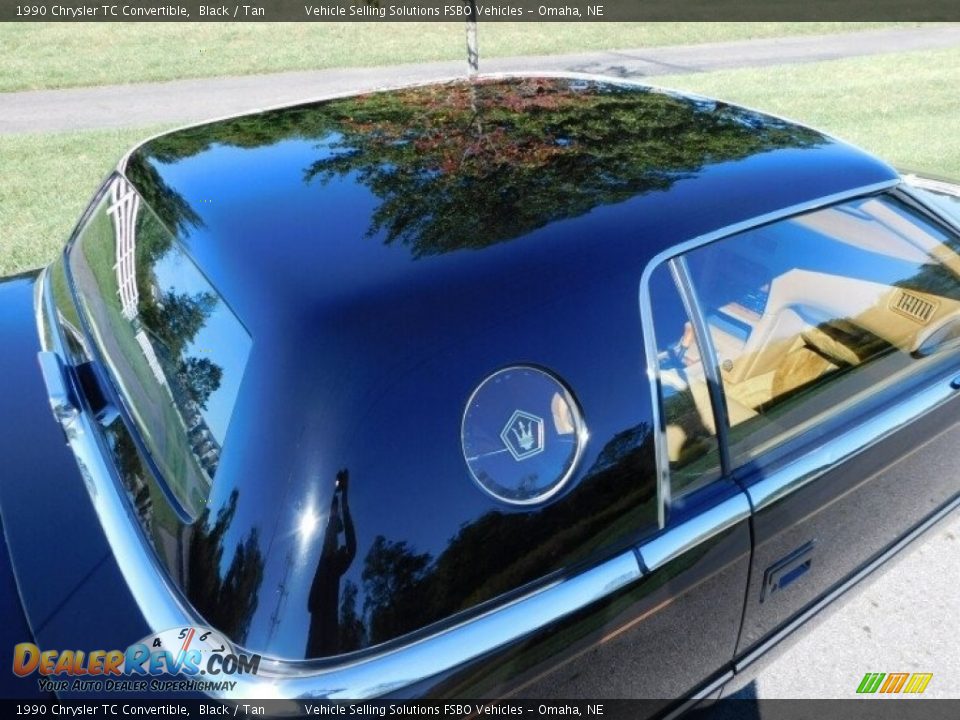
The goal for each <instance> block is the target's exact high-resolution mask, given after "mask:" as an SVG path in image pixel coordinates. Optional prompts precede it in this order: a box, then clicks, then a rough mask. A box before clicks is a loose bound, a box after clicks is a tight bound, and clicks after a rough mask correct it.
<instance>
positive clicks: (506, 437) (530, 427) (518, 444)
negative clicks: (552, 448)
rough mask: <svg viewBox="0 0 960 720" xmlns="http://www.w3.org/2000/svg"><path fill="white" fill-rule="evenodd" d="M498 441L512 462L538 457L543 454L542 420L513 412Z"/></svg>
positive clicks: (525, 413) (516, 411)
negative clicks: (510, 456)
mask: <svg viewBox="0 0 960 720" xmlns="http://www.w3.org/2000/svg"><path fill="white" fill-rule="evenodd" d="M500 439H501V440H503V444H504V445H505V446H506V448H507V450H509V451H510V454H511V455H513V459H514V460H517V461H520V460H526V459H527V458H529V457H533V456H534V455H538V454H540V453H542V452H543V445H544V442H543V441H544V438H543V418H539V417H537V416H536V415H533V414H531V413H528V412H525V411H523V410H514V412H513V415H511V416H510V419H509V420H508V421H507V424H506V425H504V426H503V430H502V431H501V432H500Z"/></svg>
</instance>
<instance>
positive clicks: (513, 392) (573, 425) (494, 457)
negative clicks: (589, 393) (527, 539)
mask: <svg viewBox="0 0 960 720" xmlns="http://www.w3.org/2000/svg"><path fill="white" fill-rule="evenodd" d="M460 439H461V444H462V448H463V457H464V459H465V460H466V462H467V468H468V469H469V471H470V476H471V477H472V478H473V479H474V481H475V482H476V483H477V485H479V486H480V488H481V489H482V490H483V491H484V492H486V493H488V494H490V495H492V496H493V497H495V498H496V499H497V500H501V501H503V502H505V503H510V504H513V505H533V504H536V503H541V502H544V501H545V500H547V499H549V498H550V497H552V496H553V495H556V494H557V493H558V492H560V490H561V489H562V488H563V486H564V485H565V484H566V482H567V481H568V480H569V479H570V478H571V476H572V475H573V471H574V470H575V469H576V466H577V461H578V460H579V459H580V455H581V453H582V451H583V445H584V443H585V442H586V439H587V432H586V427H585V426H584V423H583V417H582V415H581V414H580V408H579V407H578V406H577V402H576V400H575V399H574V397H573V395H572V394H571V393H570V391H569V390H567V388H566V387H565V386H564V385H563V384H562V383H561V382H560V381H559V380H558V379H557V378H556V377H554V376H553V375H551V374H550V373H548V372H546V371H544V370H540V369H539V368H535V367H528V366H516V367H509V368H505V369H503V370H499V371H497V372H495V373H493V375H490V376H489V377H488V378H487V379H486V380H484V381H483V382H482V383H480V385H479V387H477V389H476V390H474V391H473V394H472V395H471V396H470V399H469V400H468V401H467V407H466V410H465V411H464V413H463V425H462V427H461V432H460Z"/></svg>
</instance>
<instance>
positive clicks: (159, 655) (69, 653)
mask: <svg viewBox="0 0 960 720" xmlns="http://www.w3.org/2000/svg"><path fill="white" fill-rule="evenodd" d="M259 668H260V655H255V654H247V653H241V652H236V651H235V650H234V649H233V647H232V646H231V645H230V643H229V642H228V641H227V640H226V639H225V638H223V636H221V635H220V634H219V633H217V631H215V630H210V629H209V628H202V627H183V628H173V629H171V630H165V631H164V632H162V633H159V634H157V635H148V636H147V637H145V638H143V639H142V640H140V641H139V642H136V643H133V644H132V645H130V646H129V647H127V649H126V650H90V651H84V650H41V649H40V648H39V647H37V646H36V645H34V644H33V643H20V644H19V645H16V646H15V647H14V648H13V673H14V674H15V675H17V676H19V677H22V678H26V677H29V676H31V675H38V676H39V677H38V683H39V686H40V689H41V690H44V691H47V692H57V691H68V690H69V691H71V692H77V691H79V692H104V691H107V692H178V691H179V692H227V691H231V690H233V689H234V687H235V686H236V684H237V681H236V680H230V679H229V678H230V677H232V676H237V675H256V674H257V671H258V670H259Z"/></svg>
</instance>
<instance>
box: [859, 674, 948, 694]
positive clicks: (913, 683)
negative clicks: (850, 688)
mask: <svg viewBox="0 0 960 720" xmlns="http://www.w3.org/2000/svg"><path fill="white" fill-rule="evenodd" d="M932 679H933V673H912V674H911V673H890V674H889V675H888V674H887V673H869V672H868V673H867V674H866V675H864V676H863V680H861V681H860V685H859V686H857V692H858V693H860V694H861V695H872V694H873V693H875V692H877V691H878V690H879V691H880V693H881V694H885V695H893V694H896V693H900V692H903V693H914V694H919V693H922V692H923V691H924V690H926V689H927V685H929V684H930V681H931V680H932Z"/></svg>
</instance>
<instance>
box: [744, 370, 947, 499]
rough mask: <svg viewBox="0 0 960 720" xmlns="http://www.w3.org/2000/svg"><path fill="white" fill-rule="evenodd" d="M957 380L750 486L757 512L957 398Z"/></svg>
mask: <svg viewBox="0 0 960 720" xmlns="http://www.w3.org/2000/svg"><path fill="white" fill-rule="evenodd" d="M955 376H956V373H955V372H953V373H950V374H949V375H948V376H947V377H944V378H942V379H939V380H937V381H936V382H934V383H932V384H930V385H928V386H927V387H926V388H924V389H923V390H921V391H920V392H918V393H915V394H913V395H911V396H909V397H907V398H904V399H903V400H902V401H901V402H899V403H897V404H896V405H895V406H894V407H891V408H889V409H887V410H884V411H883V412H880V413H878V414H876V415H874V416H873V417H871V418H870V419H868V420H865V421H864V422H862V423H860V424H859V425H857V426H856V427H854V428H853V429H852V430H850V431H848V432H846V433H844V434H843V435H841V436H840V437H838V438H836V439H834V440H830V441H829V442H827V443H825V444H824V445H822V446H821V447H819V448H817V449H816V450H813V451H811V452H809V453H806V454H805V455H804V456H803V457H802V458H799V459H798V460H796V461H794V462H792V463H790V464H789V465H787V466H785V467H783V468H781V469H779V470H777V471H775V472H773V473H771V474H770V475H769V476H767V477H765V478H764V479H762V480H760V481H759V482H756V483H754V484H752V485H750V486H749V487H748V488H747V492H748V494H749V496H750V502H751V503H752V504H753V507H754V509H755V510H762V509H763V508H765V507H767V506H769V505H772V504H773V503H775V502H777V500H779V499H780V498H782V497H785V496H787V495H789V494H790V493H793V492H795V491H796V490H799V489H800V488H802V487H803V486H804V485H806V484H807V483H810V482H813V481H814V480H816V479H817V478H819V477H820V476H821V475H823V474H824V473H826V472H827V471H828V470H830V469H831V468H833V467H835V466H837V465H838V464H840V463H843V462H845V461H847V460H849V459H851V458H853V457H855V456H856V455H859V454H860V453H862V452H865V451H867V450H869V449H870V448H871V447H873V446H874V445H876V444H877V443H879V442H882V441H883V440H884V439H885V438H887V437H888V436H890V435H891V434H893V433H895V432H896V431H897V430H899V429H901V428H903V427H906V426H907V425H909V424H910V423H912V422H913V421H915V420H916V419H917V418H919V417H920V416H922V415H925V414H926V413H928V412H930V411H932V410H934V409H935V408H937V407H938V406H939V405H940V404H941V403H944V402H946V401H947V400H949V399H950V398H951V397H954V396H956V394H957V390H956V389H955V388H953V387H952V385H951V381H952V380H953V379H954V377H955Z"/></svg>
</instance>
